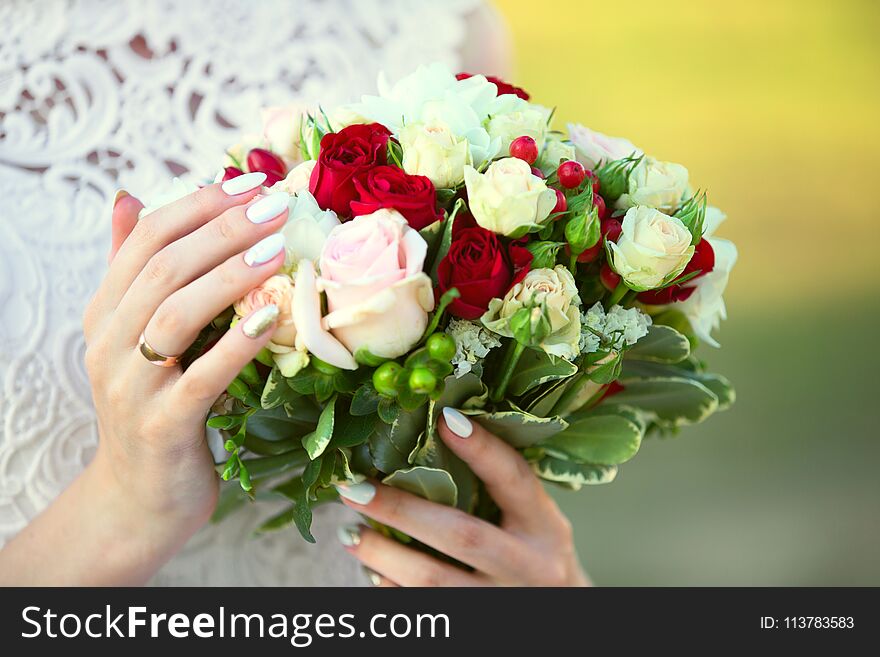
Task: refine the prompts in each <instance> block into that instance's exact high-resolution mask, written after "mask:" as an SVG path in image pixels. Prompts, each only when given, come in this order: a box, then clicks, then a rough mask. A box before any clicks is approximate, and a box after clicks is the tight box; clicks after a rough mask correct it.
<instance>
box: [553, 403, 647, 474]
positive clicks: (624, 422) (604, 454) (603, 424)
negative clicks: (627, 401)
mask: <svg viewBox="0 0 880 657" xmlns="http://www.w3.org/2000/svg"><path fill="white" fill-rule="evenodd" d="M643 436H644V426H643V425H641V424H640V423H638V422H635V421H633V420H632V419H630V418H628V417H625V416H624V415H622V414H619V415H618V414H612V413H606V414H594V415H590V416H587V417H582V418H579V419H577V420H572V422H571V424H570V425H569V427H568V428H567V429H566V430H565V431H562V432H561V433H558V434H556V435H555V436H553V437H551V438H550V439H549V440H547V441H546V442H545V443H543V444H542V445H541V447H543V448H544V449H545V450H546V451H547V453H548V454H550V455H551V456H555V457H561V458H564V459H566V460H571V461H576V462H578V463H593V464H597V465H618V464H620V463H624V462H626V461H628V460H629V459H631V458H632V457H633V456H635V455H636V452H638V451H639V446H640V445H641V444H642V437H643Z"/></svg>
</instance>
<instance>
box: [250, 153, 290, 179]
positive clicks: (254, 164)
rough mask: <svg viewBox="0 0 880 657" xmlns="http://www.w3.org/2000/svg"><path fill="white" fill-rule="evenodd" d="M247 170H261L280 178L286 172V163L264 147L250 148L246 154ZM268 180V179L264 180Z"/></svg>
mask: <svg viewBox="0 0 880 657" xmlns="http://www.w3.org/2000/svg"><path fill="white" fill-rule="evenodd" d="M247 166H248V171H262V172H263V173H265V174H270V173H274V174H276V175H277V176H278V177H279V180H280V179H281V178H284V175H285V174H286V173H287V165H286V164H284V160H282V159H281V158H280V157H278V156H277V155H275V153H273V152H272V151H267V150H266V149H265V148H252V149H251V150H250V152H249V153H248V155H247ZM266 182H267V183H268V182H269V181H268V180H267V181H266Z"/></svg>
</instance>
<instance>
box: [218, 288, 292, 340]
mask: <svg viewBox="0 0 880 657" xmlns="http://www.w3.org/2000/svg"><path fill="white" fill-rule="evenodd" d="M269 304H275V305H276V306H278V313H279V314H278V324H277V327H276V328H275V332H274V333H273V334H272V341H271V342H272V343H273V344H275V345H277V346H280V347H292V346H293V345H294V343H295V342H296V326H295V325H294V322H293V281H291V280H290V278H289V277H288V276H285V275H284V274H278V275H276V276H272V277H270V278H268V279H266V280H265V281H263V283H262V284H260V285H259V286H258V287H255V288H254V289H253V290H251V291H250V292H248V293H247V294H245V295H244V296H243V297H242V298H241V299H239V300H238V301H236V302H235V303H233V304H232V308H233V310H235V314H236V315H238V316H239V317H245V316H246V315H250V314H251V313H252V312H253V311H255V310H257V309H259V308H262V307H263V306H268V305H269Z"/></svg>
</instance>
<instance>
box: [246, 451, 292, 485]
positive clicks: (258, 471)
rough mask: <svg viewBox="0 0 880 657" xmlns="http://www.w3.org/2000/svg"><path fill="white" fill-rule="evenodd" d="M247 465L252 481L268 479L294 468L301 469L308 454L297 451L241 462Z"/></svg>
mask: <svg viewBox="0 0 880 657" xmlns="http://www.w3.org/2000/svg"><path fill="white" fill-rule="evenodd" d="M242 462H243V463H246V464H247V468H248V471H249V472H250V475H251V478H252V479H258V478H261V477H269V476H273V475H276V474H279V473H281V472H286V471H287V470H292V469H294V468H301V467H302V466H304V465H305V464H306V463H308V462H309V457H308V454H306V453H305V452H304V451H303V450H301V449H297V450H294V451H292V452H285V453H284V454H278V455H277V456H266V457H264V458H258V459H247V460H243V461H242Z"/></svg>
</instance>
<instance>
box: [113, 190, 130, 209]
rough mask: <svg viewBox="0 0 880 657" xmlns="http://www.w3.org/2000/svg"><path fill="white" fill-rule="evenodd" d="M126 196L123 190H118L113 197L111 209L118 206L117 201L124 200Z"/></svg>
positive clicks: (126, 193)
mask: <svg viewBox="0 0 880 657" xmlns="http://www.w3.org/2000/svg"><path fill="white" fill-rule="evenodd" d="M126 196H128V192H127V191H125V190H124V189H120V190H119V191H118V192H116V196H114V197H113V207H114V208H115V207H116V206H117V205H119V201H121V200H122V199H124V198H125V197H126Z"/></svg>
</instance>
